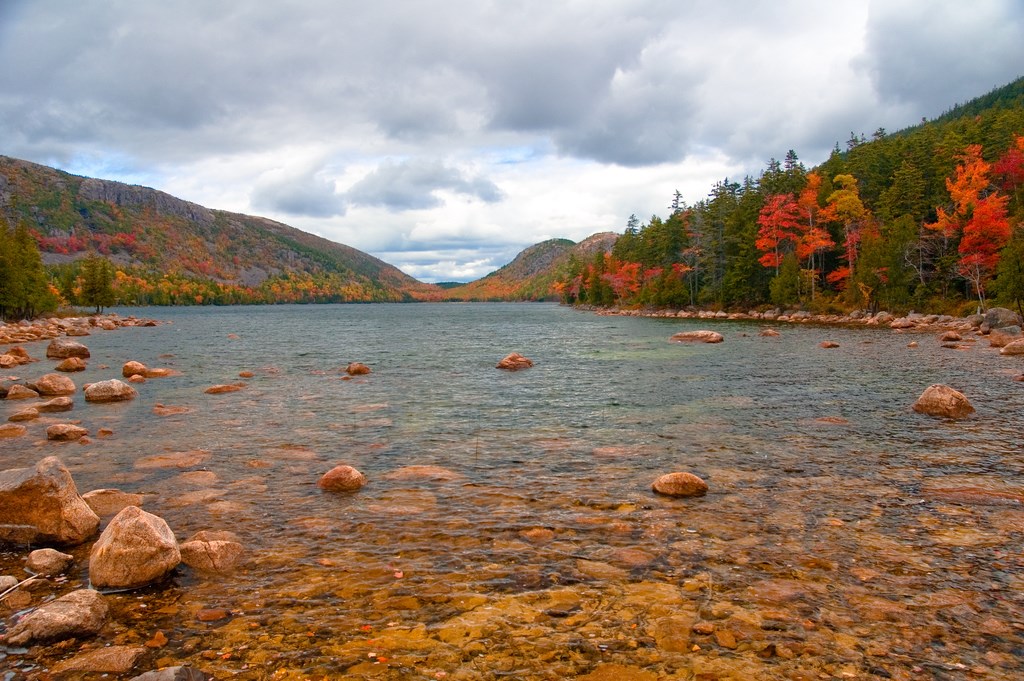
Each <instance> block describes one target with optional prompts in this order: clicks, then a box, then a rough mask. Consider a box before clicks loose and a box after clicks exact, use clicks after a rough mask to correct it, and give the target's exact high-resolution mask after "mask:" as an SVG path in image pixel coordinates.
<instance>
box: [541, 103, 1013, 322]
mask: <svg viewBox="0 0 1024 681" xmlns="http://www.w3.org/2000/svg"><path fill="white" fill-rule="evenodd" d="M670 211H671V212H670V213H669V214H668V217H667V218H664V219H663V218H661V217H659V216H657V215H654V216H651V218H650V219H649V220H648V221H647V222H646V223H645V224H641V223H640V221H639V219H638V218H637V217H636V216H635V215H633V216H630V218H629V220H628V221H627V223H626V227H625V230H624V232H623V234H622V235H621V236H620V237H619V239H618V241H617V242H616V244H615V246H614V247H613V249H612V251H611V252H610V253H598V254H596V255H595V256H594V257H593V258H592V259H591V260H589V261H583V260H580V259H578V258H574V259H571V260H570V261H569V263H568V265H567V266H566V267H565V268H564V270H563V272H562V274H561V276H560V278H559V281H558V283H557V284H556V288H557V290H558V291H559V293H560V295H561V297H562V300H563V301H564V302H566V303H570V304H588V305H594V306H601V307H608V306H626V307H644V306H650V307H659V308H683V307H687V306H699V307H714V308H719V309H749V308H756V307H759V306H768V305H771V306H780V307H797V306H800V307H804V308H806V309H809V310H812V311H816V312H842V311H847V310H851V309H871V310H877V309H879V308H886V309H890V310H909V309H925V310H929V311H936V312H939V311H946V312H950V313H964V312H967V311H968V310H969V311H973V308H976V307H982V308H983V307H986V306H988V305H989V304H990V302H991V301H992V299H993V298H995V299H998V300H999V301H1000V302H1002V303H1004V304H1006V305H1013V306H1015V307H1018V308H1020V307H1021V304H1022V300H1024V106H1021V105H1020V103H1019V102H1014V103H1013V105H1012V106H1008V107H1005V108H995V109H990V110H987V111H985V112H984V113H980V114H977V115H974V116H972V117H962V118H959V119H955V120H952V121H948V122H943V123H941V124H937V123H924V124H922V125H921V126H918V127H916V128H913V129H910V130H907V131H902V132H900V133H896V134H893V135H889V134H887V133H886V132H885V131H884V130H881V129H880V130H878V131H876V132H875V134H874V135H873V136H872V139H871V140H867V139H866V138H864V136H863V135H862V136H859V137H858V136H856V135H853V134H851V137H850V140H849V141H848V142H847V148H846V150H845V151H841V150H840V148H839V145H838V144H837V145H836V148H835V149H834V150H833V152H832V154H831V156H830V157H829V159H828V160H827V161H825V162H824V163H822V164H821V165H820V166H818V167H816V168H814V169H810V170H809V169H807V168H806V167H805V166H804V165H803V163H801V162H800V159H799V157H798V156H797V154H796V153H795V152H794V151H792V150H791V151H789V152H788V153H787V154H786V156H785V158H784V160H783V161H782V162H779V161H776V160H775V159H772V160H771V161H769V163H768V165H767V167H766V168H765V170H764V171H762V173H761V174H760V176H759V177H757V178H753V177H746V178H744V179H743V181H742V182H736V181H731V180H729V179H725V180H723V181H721V182H718V183H716V184H715V185H714V187H713V188H712V189H711V192H710V193H709V195H708V196H707V197H706V198H704V199H701V200H700V201H698V202H696V203H695V204H693V205H687V204H686V203H685V202H684V201H683V197H682V196H681V195H680V194H679V193H678V192H676V194H675V196H674V197H673V199H672V202H671V205H670Z"/></svg>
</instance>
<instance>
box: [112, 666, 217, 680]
mask: <svg viewBox="0 0 1024 681" xmlns="http://www.w3.org/2000/svg"><path fill="white" fill-rule="evenodd" d="M209 678H211V677H208V676H207V675H206V674H204V673H203V672H201V671H199V670H198V669H196V668H195V667H189V666H188V665H183V666H178V667H164V668H163V669H158V670H155V671H151V672H146V673H145V674H139V675H138V676H133V677H132V678H131V679H129V681H207V679H209Z"/></svg>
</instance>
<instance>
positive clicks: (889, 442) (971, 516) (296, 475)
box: [0, 304, 1024, 681]
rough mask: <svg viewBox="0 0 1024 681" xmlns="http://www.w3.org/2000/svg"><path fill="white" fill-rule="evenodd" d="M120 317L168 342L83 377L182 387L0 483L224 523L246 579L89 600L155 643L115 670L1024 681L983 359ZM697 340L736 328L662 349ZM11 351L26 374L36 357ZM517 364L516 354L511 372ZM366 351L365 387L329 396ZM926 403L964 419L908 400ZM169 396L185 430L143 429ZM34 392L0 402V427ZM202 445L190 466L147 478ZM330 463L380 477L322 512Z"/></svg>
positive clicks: (781, 342) (372, 317)
mask: <svg viewBox="0 0 1024 681" xmlns="http://www.w3.org/2000/svg"><path fill="white" fill-rule="evenodd" d="M117 312H119V313H120V314H122V315H127V314H137V315H139V316H143V317H150V318H155V319H157V320H160V321H161V322H164V323H162V324H161V325H160V326H157V327H154V328H126V329H119V330H117V331H111V332H103V331H97V332H96V333H94V334H93V335H92V336H90V337H87V338H79V339H76V340H80V341H82V342H84V343H85V344H86V345H87V346H88V347H89V348H90V350H91V352H92V358H91V359H90V360H89V368H88V370H87V371H86V372H83V373H79V374H71V375H70V376H71V378H72V379H73V380H74V381H75V383H76V384H77V385H78V386H79V387H81V386H82V385H83V384H84V383H87V382H91V381H96V380H101V379H105V378H114V377H120V368H121V365H122V364H123V363H124V362H126V361H128V360H137V361H140V362H142V363H144V364H146V365H147V366H149V367H167V368H171V369H175V370H177V371H178V372H180V375H177V376H172V377H168V378H158V379H150V380H148V381H147V382H146V383H144V384H140V385H138V386H136V387H137V389H138V391H139V397H138V398H137V399H136V400H134V401H132V402H128V403H120V404H108V405H102V404H101V405H96V404H87V403H85V402H84V400H83V399H82V398H81V395H79V396H77V397H76V406H75V409H74V410H73V411H72V412H69V413H67V414H55V415H48V417H47V418H45V419H40V420H39V421H34V422H30V423H29V424H27V425H28V426H29V428H30V433H29V435H28V436H26V437H22V438H19V439H17V440H8V441H2V442H0V464H2V465H3V467H4V468H13V467H22V466H31V465H33V464H34V463H35V462H36V461H38V460H39V459H40V458H42V457H43V456H47V455H51V454H52V455H56V456H58V457H60V458H61V460H62V461H63V462H64V463H65V465H67V467H68V468H69V469H70V470H71V472H72V475H73V476H74V478H75V481H76V483H77V485H78V488H79V491H80V492H85V491H88V490H91V489H96V488H107V487H116V488H118V489H122V490H124V491H128V492H138V493H143V494H145V495H146V496H145V502H144V506H143V508H144V509H145V510H147V511H149V512H151V513H155V514H157V515H159V516H161V517H162V518H164V519H165V520H166V521H167V522H168V524H169V525H170V526H171V528H172V529H173V530H174V532H175V534H176V535H177V536H178V538H179V540H181V541H183V540H184V539H186V538H187V537H188V536H190V535H191V534H193V533H194V532H196V531H199V530H225V529H226V530H231V531H233V532H235V533H236V534H238V535H239V536H240V538H241V541H242V543H243V544H244V545H245V546H246V549H247V556H248V560H247V562H246V563H245V564H244V567H242V568H241V569H239V570H237V571H236V572H234V573H232V574H230V575H205V574H199V573H195V572H193V571H191V570H190V569H189V568H187V567H185V566H181V567H179V569H178V570H177V571H176V573H175V575H174V577H173V579H171V580H170V581H168V582H166V583H164V584H162V585H160V586H157V587H151V588H148V589H145V590H142V591H138V592H126V593H113V594H110V595H109V598H110V601H111V604H112V607H113V612H114V621H115V624H114V625H113V627H112V628H111V630H110V632H109V634H108V633H107V632H105V633H104V635H103V636H102V637H101V638H100V639H97V640H96V641H94V642H91V645H93V646H96V645H102V644H110V643H118V644H135V645H141V644H144V643H146V642H147V641H149V642H151V644H153V645H152V648H151V652H150V653H148V654H147V656H146V657H145V658H144V659H143V661H142V662H141V663H140V664H139V666H138V667H137V669H136V672H135V673H140V672H141V671H145V670H146V669H152V668H156V667H158V666H164V665H169V664H183V663H190V664H193V665H194V666H196V667H198V668H200V669H203V670H204V671H206V672H207V673H210V674H213V675H215V677H216V678H218V679H220V678H239V679H305V678H342V677H344V678H354V679H358V678H367V679H509V678H512V679H563V678H581V679H590V680H591V681H599V680H600V679H612V678H614V679H616V681H631V680H634V679H635V680H639V681H645V680H648V679H651V680H653V679H733V678H735V679H823V678H825V679H831V678H838V679H841V678H851V679H871V678H893V679H966V678H978V679H982V678H983V679H1019V678H1020V677H1021V674H1022V672H1024V638H1022V635H1024V611H1022V606H1024V573H1022V565H1024V555H1022V551H1021V541H1022V536H1024V534H1022V533H1024V508H1022V506H1021V504H1020V503H1019V497H1017V496H1015V495H1019V494H1022V493H1024V483H1022V480H1024V478H1022V477H1021V473H1022V469H1024V447H1022V444H1021V428H1022V423H1021V421H1022V418H1021V417H1022V414H1024V383H1019V382H1014V381H1013V380H1012V379H1013V377H1014V376H1016V375H1018V374H1020V373H1021V371H1022V370H1024V366H1022V364H1021V362H1020V359H1019V358H1007V357H1001V356H999V354H998V352H997V351H996V350H995V349H992V348H989V347H988V342H987V341H986V340H984V339H981V340H979V341H978V342H976V343H973V344H967V349H965V350H951V349H945V348H942V347H941V346H940V342H939V340H938V338H937V336H934V335H929V334H916V335H911V334H902V333H896V332H893V331H891V330H889V329H877V328H859V327H858V328H828V327H819V326H804V325H800V326H797V325H792V326H790V325H779V326H777V327H775V328H777V329H778V330H779V331H780V333H781V336H780V337H777V338H771V337H762V336H760V335H759V332H760V331H761V330H762V329H763V328H765V326H766V325H765V324H762V323H752V322H732V321H707V320H681V319H652V318H638V317H616V316H599V315H595V314H591V313H588V312H583V311H578V310H573V309H570V308H566V307H561V306H557V305H549V304H421V305H341V306H330V305H327V306H277V307H226V308H211V307H203V308H170V309H165V308H147V309H144V310H132V309H121V310H117ZM700 328H710V329H714V330H716V331H719V332H720V333H722V334H723V335H724V336H725V342H723V343H721V344H717V345H705V344H698V345H689V344H675V343H670V342H668V338H669V337H670V336H671V335H672V334H673V333H675V332H677V331H681V330H688V329H700ZM823 340H832V341H835V342H837V343H838V344H839V347H838V348H834V349H823V348H821V347H819V343H821V342H822V341H823ZM912 340H916V341H917V342H918V343H919V347H916V348H913V347H908V343H909V342H910V341H912ZM26 347H27V348H28V349H29V352H30V354H31V355H32V356H33V357H40V358H44V357H45V343H37V344H30V345H28V346H26ZM513 351H516V352H520V353H522V354H523V355H525V356H527V357H529V358H531V359H532V360H533V361H534V363H535V365H534V367H533V368H531V369H528V370H524V371H520V372H515V373H509V372H503V371H499V370H497V369H496V368H495V364H496V363H497V362H498V361H499V360H500V359H501V358H502V357H504V356H505V355H506V354H508V353H509V352H513ZM353 361H357V362H362V363H365V364H367V365H368V366H369V367H371V369H372V373H371V374H369V375H366V376H358V377H354V378H352V379H351V380H345V378H346V377H345V374H344V367H345V366H346V365H347V364H348V363H349V362H353ZM53 364H54V362H53V361H50V360H45V359H43V361H41V362H38V363H34V364H30V365H27V366H24V367H21V371H20V373H19V375H21V376H23V377H27V378H36V377H38V376H39V375H42V374H43V373H47V372H48V371H51V370H52V365H53ZM103 365H105V366H106V367H108V368H101V366H103ZM242 371H251V372H252V373H253V376H252V377H251V378H247V379H240V378H239V373H240V372H242ZM15 373H18V372H15ZM238 381H244V382H245V387H244V388H243V389H242V390H240V391H238V392H234V393H229V394H222V395H208V394H205V393H204V390H205V389H206V388H207V387H209V386H211V385H213V384H224V383H234V382H238ZM933 383H944V384H947V385H950V386H952V387H954V388H956V389H957V390H960V391H961V392H963V393H964V394H966V395H967V396H968V398H969V399H970V400H971V402H972V403H973V404H974V406H975V408H976V409H977V412H976V413H975V414H974V415H972V416H971V417H970V418H968V419H966V420H962V421H957V422H954V421H944V420H940V419H934V418H930V417H927V416H923V415H921V414H917V413H914V412H913V411H912V410H911V405H912V404H913V402H914V401H915V399H916V398H917V397H918V396H919V395H920V394H921V392H922V391H923V390H924V389H925V388H926V387H927V386H929V385H931V384H933ZM157 404H163V405H165V406H179V407H184V408H186V409H187V410H188V411H187V412H186V413H181V414H174V415H169V416H158V415H156V414H154V412H153V408H154V406H155V405H157ZM24 406H27V405H26V404H25V403H24V402H20V403H7V402H0V410H2V411H0V416H2V417H3V418H4V419H5V420H6V418H7V416H9V415H10V414H11V413H13V412H14V411H16V410H18V409H21V408H24ZM68 419H75V420H80V421H81V425H83V426H84V427H86V428H88V429H89V431H90V433H91V434H92V438H91V441H90V442H89V443H88V444H84V445H83V444H77V443H73V444H59V443H53V442H47V441H46V440H45V434H44V431H45V425H46V424H48V423H54V422H61V421H67V420H68ZM100 428H109V429H111V430H113V435H111V436H109V437H96V434H97V433H98V431H99V429H100ZM196 450H200V452H201V453H200V454H198V455H197V456H194V457H190V458H192V459H193V462H192V463H188V462H185V461H182V462H181V463H182V465H181V466H180V467H179V466H178V465H174V464H173V463H169V464H165V465H157V466H154V465H151V463H145V462H143V461H142V460H143V459H145V458H146V457H150V461H152V459H151V457H153V456H154V455H166V456H165V457H164V459H165V460H167V461H171V462H173V461H175V456H174V455H176V454H177V453H179V452H192V451H196ZM196 459H198V461H196ZM341 463H344V464H349V465H352V466H354V467H356V468H357V469H359V470H360V471H362V472H363V473H364V474H365V476H366V478H367V480H368V484H367V485H366V486H365V487H364V488H363V489H361V490H360V491H358V492H356V493H352V494H331V493H325V492H322V491H321V490H320V489H319V488H318V487H317V486H316V482H317V480H318V479H319V477H320V476H321V475H322V474H323V473H325V472H326V471H327V470H329V469H330V468H332V467H333V466H334V465H336V464H341ZM411 466H416V467H420V468H409V467H411ZM427 466H429V467H432V468H422V467H427ZM671 471H689V472H692V473H695V474H697V475H699V476H701V477H702V478H703V479H704V480H706V481H707V483H708V485H709V487H710V491H709V493H708V494H707V496H704V497H701V498H690V499H673V498H667V497H661V496H658V495H655V494H654V493H653V492H652V491H651V483H652V482H653V480H654V479H655V478H656V477H657V476H659V475H660V474H662V473H667V472H671ZM72 553H74V554H75V555H76V557H77V558H79V562H78V565H77V567H76V568H75V572H74V573H73V574H72V575H71V578H70V579H69V581H68V584H67V585H66V588H70V587H71V586H81V585H83V584H87V583H88V570H87V557H88V546H84V547H79V548H76V549H75V550H74V551H72ZM24 555H25V552H24V551H10V550H8V551H5V552H0V574H14V575H16V576H19V577H23V576H24V571H23V568H22V567H21V560H22V558H23V556H24ZM218 609H220V610H222V611H223V612H222V615H223V616H221V617H219V618H216V619H213V620H212V621H203V620H206V619H208V618H209V617H210V615H209V613H210V612H215V611H217V610H218ZM201 617H202V618H201ZM158 631H159V632H162V633H163V635H164V636H166V639H167V640H166V643H162V641H160V640H159V637H158V638H157V639H154V636H155V634H156V632H158ZM161 643H162V645H160V644H161ZM2 650H3V649H2V648H0V651H2ZM76 650H77V646H75V647H72V648H70V649H62V650H54V651H52V652H51V653H48V654H43V655H42V657H41V658H40V657H33V656H29V655H25V654H24V653H23V651H17V650H15V651H7V652H6V653H5V652H0V668H2V667H4V666H5V665H6V666H7V667H8V668H9V669H10V670H12V671H9V672H7V675H6V676H0V678H4V679H21V678H48V677H46V676H45V675H44V669H45V667H46V666H47V665H48V664H51V663H53V662H54V661H56V660H59V659H63V658H66V657H69V656H70V655H71V654H72V653H73V652H75V651H76ZM128 676H131V675H128ZM69 678H70V677H69ZM90 678H92V677H90ZM108 678H110V677H108ZM125 678H127V676H126V677H125Z"/></svg>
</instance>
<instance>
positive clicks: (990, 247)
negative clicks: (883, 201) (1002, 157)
mask: <svg viewBox="0 0 1024 681" xmlns="http://www.w3.org/2000/svg"><path fill="white" fill-rule="evenodd" d="M958 158H959V161H960V163H959V165H957V167H956V170H955V174H954V175H953V176H952V177H949V178H947V179H946V189H947V190H948V191H949V197H950V199H951V201H952V210H951V211H947V210H946V208H944V207H942V206H940V207H938V208H937V209H936V213H937V216H938V217H937V219H936V220H935V222H933V223H929V224H928V225H927V227H928V228H930V229H933V230H935V231H937V232H940V233H941V234H943V235H944V236H946V237H950V238H954V237H956V236H959V238H960V244H959V246H958V248H957V251H958V252H959V254H960V259H959V261H958V262H957V272H958V273H959V274H960V276H962V277H964V278H965V279H966V280H968V281H969V282H970V283H971V285H972V286H973V287H974V290H975V293H976V294H977V296H978V302H979V303H980V304H981V305H982V307H984V305H985V286H986V284H987V283H988V281H989V280H991V278H992V276H993V274H994V273H995V269H996V266H997V265H998V264H999V252H1000V250H1001V249H1002V248H1003V247H1004V246H1005V245H1006V243H1007V242H1008V241H1009V240H1010V222H1009V219H1008V218H1007V214H1006V204H1007V201H1008V200H1009V197H1008V196H1006V195H1003V194H999V193H998V192H996V191H992V190H991V178H990V171H991V165H990V164H989V163H987V162H986V161H985V160H984V159H983V158H982V156H981V145H980V144H971V145H968V146H967V147H966V148H965V149H964V152H963V153H962V154H961V155H960V156H959V157H958Z"/></svg>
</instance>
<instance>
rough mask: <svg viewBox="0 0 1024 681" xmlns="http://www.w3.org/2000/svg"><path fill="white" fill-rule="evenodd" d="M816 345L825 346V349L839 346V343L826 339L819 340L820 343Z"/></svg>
mask: <svg viewBox="0 0 1024 681" xmlns="http://www.w3.org/2000/svg"><path fill="white" fill-rule="evenodd" d="M818 347H819V348H825V349H831V348H838V347H839V343H836V342H835V341H830V340H826V341H821V342H820V343H818Z"/></svg>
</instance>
